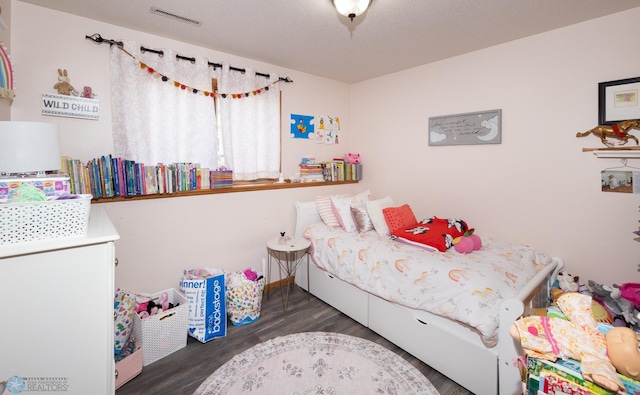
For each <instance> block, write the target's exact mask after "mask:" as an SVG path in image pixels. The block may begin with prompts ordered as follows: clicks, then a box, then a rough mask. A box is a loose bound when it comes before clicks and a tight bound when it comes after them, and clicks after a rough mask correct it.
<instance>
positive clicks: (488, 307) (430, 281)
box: [304, 223, 552, 347]
mask: <svg viewBox="0 0 640 395" xmlns="http://www.w3.org/2000/svg"><path fill="white" fill-rule="evenodd" d="M304 237H305V238H307V239H309V240H310V241H311V257H312V259H313V261H314V262H315V264H316V265H317V266H318V267H320V268H321V269H324V270H326V271H328V272H330V273H332V274H334V275H336V276H337V277H338V278H340V279H341V280H343V281H346V282H349V283H351V284H353V285H355V286H357V287H358V288H360V289H363V290H365V291H367V292H370V293H372V294H374V295H377V296H379V297H381V298H384V299H387V300H389V301H392V302H395V303H398V304H401V305H404V306H406V307H410V308H413V309H418V310H425V311H428V312H430V313H433V314H437V315H440V316H444V317H448V318H450V319H453V320H455V321H458V322H461V323H463V324H465V325H467V326H469V327H472V328H475V329H476V330H477V331H478V332H479V334H480V336H481V338H482V340H483V342H484V343H485V345H487V346H488V347H493V346H495V344H496V343H497V336H498V335H497V329H498V323H499V317H498V314H499V307H500V301H501V300H502V299H508V298H512V297H515V296H516V294H517V292H518V290H520V289H521V288H522V287H523V286H524V284H526V283H527V282H528V281H529V280H530V279H531V278H532V277H533V276H534V274H535V273H536V272H537V270H539V269H540V268H541V267H542V266H543V265H546V264H549V263H551V261H552V259H551V257H549V256H547V255H545V254H543V253H541V252H539V251H537V250H535V249H533V248H531V247H529V246H525V245H516V244H510V243H506V242H501V241H497V240H493V239H490V238H483V246H482V248H481V249H480V250H477V251H474V252H472V253H470V254H460V253H458V252H456V251H455V250H454V249H449V250H448V251H446V252H438V251H435V252H434V251H429V250H426V249H422V248H419V247H415V246H411V245H407V244H403V243H401V242H398V241H393V240H391V239H389V238H386V237H382V236H380V235H378V233H376V232H375V231H370V232H366V233H357V232H352V233H347V232H345V231H343V230H342V229H341V228H331V227H328V226H326V225H325V224H324V223H318V224H315V225H312V226H310V227H309V228H307V229H306V231H305V234H304Z"/></svg>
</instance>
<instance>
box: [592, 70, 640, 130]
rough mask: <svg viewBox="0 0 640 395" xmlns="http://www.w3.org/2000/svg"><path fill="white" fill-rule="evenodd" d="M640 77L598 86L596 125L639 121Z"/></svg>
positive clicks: (602, 83)
mask: <svg viewBox="0 0 640 395" xmlns="http://www.w3.org/2000/svg"><path fill="white" fill-rule="evenodd" d="M639 92H640V77H636V78H627V79H624V80H617V81H608V82H601V83H599V84H598V124H600V125H613V124H614V123H617V122H620V121H627V120H634V119H640V102H639V97H638V94H639Z"/></svg>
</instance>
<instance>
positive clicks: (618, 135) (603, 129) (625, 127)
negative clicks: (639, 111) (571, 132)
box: [576, 120, 640, 147]
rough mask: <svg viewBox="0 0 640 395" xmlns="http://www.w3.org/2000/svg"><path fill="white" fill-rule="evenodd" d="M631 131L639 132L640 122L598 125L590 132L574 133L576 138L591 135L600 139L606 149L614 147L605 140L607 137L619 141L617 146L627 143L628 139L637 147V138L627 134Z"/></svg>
mask: <svg viewBox="0 0 640 395" xmlns="http://www.w3.org/2000/svg"><path fill="white" fill-rule="evenodd" d="M631 129H638V130H640V122H638V121H637V120H629V121H621V122H618V123H614V124H613V125H611V126H605V125H599V126H596V127H595V128H593V129H591V130H587V131H586V132H584V133H576V137H584V136H588V135H590V134H593V135H594V136H597V137H600V140H601V141H602V144H604V145H606V146H607V147H613V146H614V144H612V143H610V142H609V140H607V138H609V137H610V138H614V139H618V140H620V142H619V143H618V145H625V144H627V143H628V142H629V139H632V140H635V142H636V145H638V144H639V142H638V138H637V137H636V136H634V135H632V134H629V133H628V132H629V130H631Z"/></svg>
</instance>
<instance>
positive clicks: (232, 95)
mask: <svg viewBox="0 0 640 395" xmlns="http://www.w3.org/2000/svg"><path fill="white" fill-rule="evenodd" d="M118 48H119V49H120V50H122V51H124V52H125V53H126V54H127V55H129V56H131V57H132V58H133V59H134V60H135V62H134V63H135V64H137V65H139V66H140V69H141V70H146V71H147V73H148V74H149V75H151V76H153V77H155V78H161V79H162V81H163V82H169V83H172V84H173V86H175V87H176V88H180V89H182V90H183V91H188V92H191V93H193V94H196V95H198V94H202V95H204V96H205V97H212V98H222V99H227V98H231V99H242V98H243V97H249V96H256V95H259V94H261V93H264V92H266V91H268V90H269V87H270V86H272V85H275V84H277V83H279V82H280V80H276V81H274V82H272V83H270V84H269V85H267V86H264V87H262V88H259V89H256V90H253V91H251V92H244V93H219V92H211V91H207V90H202V89H197V88H193V87H191V86H189V85H186V84H183V83H181V82H179V81H176V80H174V79H172V78H169V77H167V76H166V75H164V74H162V73H160V72H158V71H156V70H155V69H154V68H153V67H150V66H149V65H147V64H146V63H144V62H141V61H140V60H138V59H137V58H136V57H135V56H133V55H132V54H131V53H130V52H129V51H127V50H126V49H124V48H122V47H120V46H119V47H118Z"/></svg>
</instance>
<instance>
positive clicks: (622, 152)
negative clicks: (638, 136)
mask: <svg viewBox="0 0 640 395" xmlns="http://www.w3.org/2000/svg"><path fill="white" fill-rule="evenodd" d="M582 152H592V153H593V155H595V156H596V157H597V158H630V159H633V158H640V147H634V148H583V149H582Z"/></svg>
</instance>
